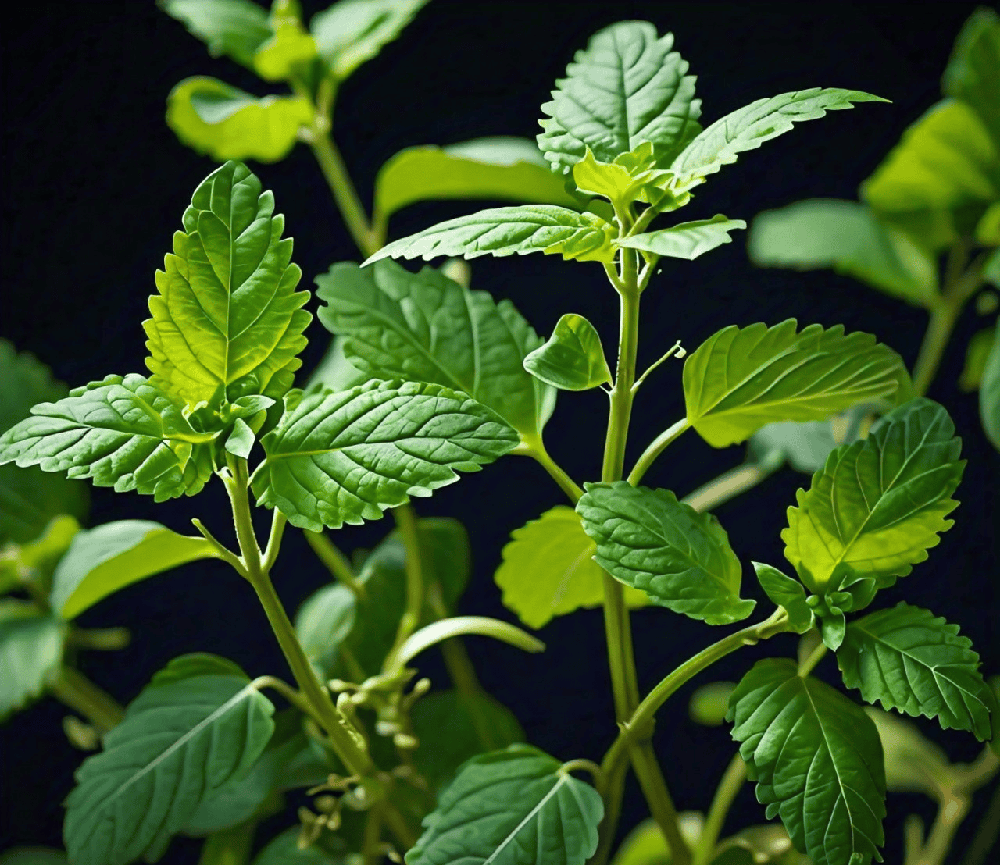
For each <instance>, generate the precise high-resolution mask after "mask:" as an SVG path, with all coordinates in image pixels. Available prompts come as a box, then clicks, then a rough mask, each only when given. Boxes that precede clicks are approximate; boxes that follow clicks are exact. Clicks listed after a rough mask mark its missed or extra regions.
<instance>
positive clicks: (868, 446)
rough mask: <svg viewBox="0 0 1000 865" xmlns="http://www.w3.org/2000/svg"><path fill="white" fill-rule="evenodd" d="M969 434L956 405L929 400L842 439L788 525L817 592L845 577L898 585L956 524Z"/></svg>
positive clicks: (792, 555)
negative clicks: (958, 430) (851, 439)
mask: <svg viewBox="0 0 1000 865" xmlns="http://www.w3.org/2000/svg"><path fill="white" fill-rule="evenodd" d="M961 446H962V443H961V441H960V440H959V439H958V438H955V426H954V424H953V423H952V422H951V418H950V417H948V413H947V412H946V411H945V410H944V409H943V408H942V407H941V406H939V405H938V404H937V403H935V402H932V401H931V400H929V399H924V398H921V399H917V400H913V401H912V402H908V403H906V404H905V405H902V406H900V407H899V408H897V409H894V410H893V411H892V412H890V413H889V414H887V415H886V416H885V417H884V418H883V419H882V420H881V421H880V423H879V424H878V426H877V427H875V428H873V430H872V432H871V434H870V435H869V436H868V438H867V439H865V440H864V441H859V442H855V443H854V444H850V445H842V446H841V447H839V448H837V449H836V450H835V451H833V453H831V454H830V457H829V459H828V460H827V463H826V466H825V467H824V469H823V470H822V471H821V472H817V473H816V474H815V475H814V476H813V482H812V486H811V487H810V489H809V491H808V492H805V491H803V490H799V491H798V493H797V494H796V503H797V505H798V506H797V507H794V508H789V509H788V528H787V529H785V530H784V531H783V532H782V533H781V538H782V540H783V541H784V542H785V557H786V558H787V559H788V561H790V562H791V563H792V565H794V566H795V570H796V571H797V572H798V574H799V577H800V578H801V579H802V581H803V582H804V583H805V584H806V585H807V586H809V588H810V589H811V590H812V591H814V592H817V593H823V592H826V591H828V590H834V589H836V588H837V583H838V582H843V581H842V580H840V578H841V577H842V576H845V575H854V576H859V577H872V578H874V579H875V580H876V582H877V584H878V585H879V587H882V588H884V587H886V586H891V585H892V584H893V583H894V582H895V581H896V578H897V577H902V576H906V575H907V574H908V573H909V572H910V571H911V570H912V567H913V565H915V564H918V563H920V562H922V561H924V560H925V559H926V558H927V550H928V549H930V548H931V547H933V546H936V545H937V543H938V541H939V540H940V539H939V537H938V533H939V532H943V531H945V530H946V529H948V528H950V527H951V525H952V523H951V520H947V519H945V517H946V516H947V515H948V514H949V513H950V512H951V511H952V510H953V509H954V508H955V507H956V505H957V504H958V502H956V501H954V500H953V499H951V498H950V496H951V494H952V493H953V492H954V491H955V488H956V487H957V486H958V482H959V480H960V479H961V477H962V469H963V468H964V466H965V463H964V462H963V461H961V460H959V454H960V452H961Z"/></svg>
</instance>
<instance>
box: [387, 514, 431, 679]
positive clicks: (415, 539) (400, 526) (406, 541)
mask: <svg viewBox="0 0 1000 865" xmlns="http://www.w3.org/2000/svg"><path fill="white" fill-rule="evenodd" d="M392 515H393V517H395V519H396V529H397V531H398V532H399V537H400V540H401V541H402V542H403V549H404V550H405V557H404V569H405V573H406V607H405V608H404V610H403V615H402V617H401V618H400V620H399V626H398V627H397V628H396V640H395V642H394V643H393V646H392V648H391V649H390V650H389V654H388V655H386V658H385V663H384V664H383V669H384V670H391V669H393V667H394V666H395V658H396V655H397V654H398V653H399V650H400V648H402V646H403V643H405V642H406V640H407V638H408V637H409V636H410V634H412V633H413V632H414V631H415V630H416V629H417V625H419V624H420V613H421V611H422V610H423V606H424V573H423V562H421V556H420V535H419V533H418V530H417V520H416V517H415V516H414V513H413V508H411V507H410V506H409V505H399V507H395V508H393V509H392Z"/></svg>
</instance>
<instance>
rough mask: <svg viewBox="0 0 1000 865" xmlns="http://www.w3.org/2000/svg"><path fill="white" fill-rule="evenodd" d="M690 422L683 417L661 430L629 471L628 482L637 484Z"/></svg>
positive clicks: (633, 484)
mask: <svg viewBox="0 0 1000 865" xmlns="http://www.w3.org/2000/svg"><path fill="white" fill-rule="evenodd" d="M689 426H690V424H689V423H688V419H687V418H681V419H680V420H679V421H677V423H675V424H673V425H672V426H670V427H668V428H667V429H665V430H664V431H663V432H661V433H660V434H659V435H658V436H657V437H656V438H655V439H653V441H652V442H650V445H649V447H647V448H646V450H644V451H643V452H642V455H641V456H640V457H639V459H638V460H637V461H636V464H635V468H633V469H632V471H631V472H630V473H629V476H628V482H629V483H630V484H632V486H637V485H638V484H639V481H641V480H642V477H643V475H645V474H646V472H647V471H648V470H649V467H650V466H651V465H652V464H653V462H654V460H656V458H657V457H658V456H659V455H660V454H661V453H663V451H665V450H666V449H667V446H668V445H669V444H670V443H671V442H672V441H673V440H674V439H676V438H677V437H678V436H680V434H681V433H683V432H684V431H685V430H686V429H687V428H688V427H689Z"/></svg>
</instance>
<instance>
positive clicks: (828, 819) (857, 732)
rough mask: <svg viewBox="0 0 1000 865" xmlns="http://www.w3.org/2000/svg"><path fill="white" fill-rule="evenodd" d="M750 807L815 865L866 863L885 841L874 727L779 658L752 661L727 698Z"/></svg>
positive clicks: (825, 687) (853, 708) (848, 703)
mask: <svg viewBox="0 0 1000 865" xmlns="http://www.w3.org/2000/svg"><path fill="white" fill-rule="evenodd" d="M729 706H730V714H729V717H730V720H732V721H733V722H734V726H733V739H735V740H736V741H737V742H739V743H740V754H741V755H742V757H743V759H744V760H746V762H747V770H748V774H749V776H750V778H752V779H753V780H754V781H756V782H757V801H759V802H760V803H761V804H763V805H766V806H767V816H768V817H769V818H773V817H774V816H775V815H776V814H778V815H780V816H781V822H782V823H784V825H785V829H787V830H788V834H789V836H790V837H791V839H792V841H793V843H794V844H795V846H796V847H797V848H798V849H799V850H800V851H802V852H804V853H807V854H808V855H809V856H810V857H812V859H813V861H814V862H815V863H816V865H856V863H857V865H864V863H868V862H870V861H871V860H872V858H873V857H876V858H880V857H879V853H878V848H879V847H880V846H881V845H882V844H883V843H884V840H885V839H884V836H883V833H882V820H883V818H884V817H885V789H886V784H885V769H884V766H883V757H882V745H881V742H880V741H879V737H878V731H877V730H876V729H875V725H874V724H873V723H872V721H871V720H870V719H869V718H868V716H867V715H865V713H864V712H863V711H862V710H861V709H860V708H858V707H857V706H856V705H854V703H852V702H851V701H850V700H848V699H847V698H846V697H844V696H843V695H842V694H839V693H837V692H836V691H834V690H833V689H832V688H831V687H830V686H829V685H825V684H823V683H822V682H820V681H818V680H817V679H813V678H811V677H808V676H805V677H802V676H799V675H798V672H797V670H796V667H795V664H794V663H793V662H792V661H788V660H784V659H771V660H766V661H758V662H757V663H756V664H755V665H754V666H753V669H751V670H750V672H749V673H747V674H746V675H745V676H744V677H743V679H742V680H741V681H740V683H739V685H737V686H736V690H735V691H734V692H733V694H732V696H731V697H730V701H729Z"/></svg>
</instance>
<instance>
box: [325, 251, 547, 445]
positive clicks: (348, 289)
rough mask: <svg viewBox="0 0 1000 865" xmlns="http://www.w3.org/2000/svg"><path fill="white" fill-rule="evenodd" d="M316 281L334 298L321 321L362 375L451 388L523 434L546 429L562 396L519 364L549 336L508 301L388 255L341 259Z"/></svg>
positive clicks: (535, 432)
mask: <svg viewBox="0 0 1000 865" xmlns="http://www.w3.org/2000/svg"><path fill="white" fill-rule="evenodd" d="M316 284H317V286H318V287H319V289H318V292H317V294H318V295H319V298H320V299H321V300H323V301H324V302H325V303H326V304H327V305H326V306H324V307H321V308H320V311H319V319H320V321H321V322H322V323H323V325H324V326H325V327H326V328H327V329H328V330H330V331H332V332H333V333H335V334H337V335H338V336H341V337H344V338H345V343H344V354H345V356H346V357H347V359H349V360H350V362H351V363H352V364H354V365H355V366H357V367H358V368H359V369H360V370H362V372H363V373H364V374H365V375H364V379H368V378H383V379H390V378H401V379H404V380H409V381H426V382H433V383H436V384H440V385H444V386H445V387H449V388H452V389H453V390H457V391H462V392H463V393H467V394H468V395H469V396H471V397H472V398H473V399H475V400H476V401H477V402H480V403H482V404H483V405H485V406H487V407H489V408H491V409H493V411H495V412H496V413H497V414H498V415H500V417H502V418H503V419H504V420H506V421H507V423H509V424H510V425H511V426H512V427H514V428H515V429H516V430H518V431H519V432H520V433H521V434H522V435H525V436H537V435H539V434H540V433H541V430H542V427H543V426H544V425H545V422H546V421H547V420H548V419H549V416H550V415H551V414H552V409H553V407H554V403H555V395H556V392H555V391H554V390H553V389H552V388H551V387H549V386H548V385H546V384H545V383H543V382H542V381H540V380H538V379H536V378H534V377H533V376H531V375H530V374H529V373H528V372H527V371H526V370H525V369H524V367H523V366H522V365H521V361H522V359H523V358H524V357H525V356H526V355H527V354H528V353H529V352H530V351H532V350H533V349H535V348H537V347H538V346H539V345H541V343H542V340H541V339H540V338H539V337H538V335H537V334H536V333H535V331H534V329H533V328H532V327H531V325H529V324H528V323H527V321H525V320H524V318H523V317H522V316H521V315H520V313H518V312H517V310H516V309H514V307H513V306H512V305H511V303H510V301H509V300H501V301H500V302H499V303H496V302H495V301H494V300H493V298H492V297H490V295H489V294H488V293H487V292H485V291H470V290H469V289H467V288H464V287H463V286H461V285H459V284H458V283H457V282H454V281H453V280H450V279H448V278H447V277H446V276H444V275H443V274H442V273H440V272H439V271H437V270H434V269H433V268H429V267H425V268H424V269H423V270H421V271H420V273H410V272H409V271H407V270H405V269H403V268H402V267H400V266H399V265H398V264H396V263H395V262H391V261H385V262H379V263H377V264H375V265H374V266H372V267H365V268H359V267H358V266H357V265H354V264H347V263H343V264H335V265H334V266H333V267H332V268H330V271H329V272H328V273H327V274H325V275H323V276H320V277H318V278H317V280H316Z"/></svg>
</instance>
